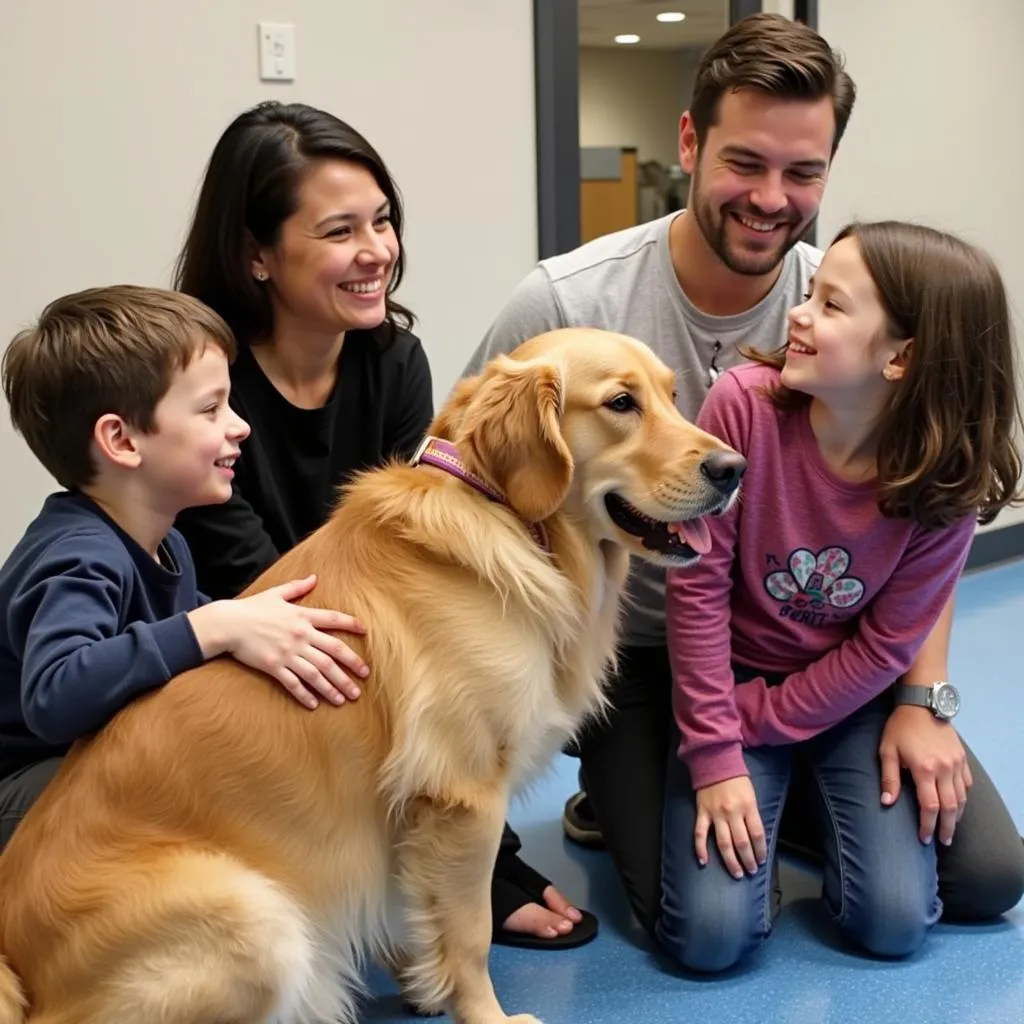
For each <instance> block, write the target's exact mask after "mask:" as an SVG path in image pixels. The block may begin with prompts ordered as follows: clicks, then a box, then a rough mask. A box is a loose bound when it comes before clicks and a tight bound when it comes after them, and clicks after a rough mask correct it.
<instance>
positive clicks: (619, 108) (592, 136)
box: [580, 46, 699, 167]
mask: <svg viewBox="0 0 1024 1024" xmlns="http://www.w3.org/2000/svg"><path fill="white" fill-rule="evenodd" d="M698 60H699V57H697V56H694V55H693V54H692V53H690V52H689V51H681V52H675V51H671V50H637V49H633V48H632V47H628V46H621V47H618V48H616V49H611V48H610V47H582V48H581V49H580V145H581V146H634V147H636V149H637V156H638V158H639V160H640V161H641V162H642V161H644V160H658V161H660V162H661V163H662V164H664V165H665V166H666V167H668V166H670V165H671V164H676V163H678V162H679V156H678V153H679V115H680V114H682V112H683V111H684V110H685V109H686V107H687V105H688V104H689V102H690V96H691V94H692V89H693V77H694V74H695V73H696V70H697V63H698Z"/></svg>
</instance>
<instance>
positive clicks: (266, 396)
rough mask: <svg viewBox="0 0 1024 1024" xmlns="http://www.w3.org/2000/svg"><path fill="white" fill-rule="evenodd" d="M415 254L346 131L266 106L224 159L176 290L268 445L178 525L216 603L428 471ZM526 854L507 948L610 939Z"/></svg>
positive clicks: (507, 861) (375, 164)
mask: <svg viewBox="0 0 1024 1024" xmlns="http://www.w3.org/2000/svg"><path fill="white" fill-rule="evenodd" d="M401 237H402V207H401V203H400V200H399V196H398V192H397V189H396V188H395V185H394V183H393V182H392V180H391V178H390V176H389V174H388V171H387V168H386V167H385V165H384V163H383V161H382V160H381V158H380V157H379V156H378V155H377V153H376V152H375V151H374V149H373V148H372V147H371V146H370V144H369V143H368V142H367V141H366V140H365V139H364V138H362V136H360V135H359V134H358V133H357V132H356V131H354V130H353V129H352V128H351V127H349V126H348V125H346V124H344V123H343V122H342V121H339V120H338V119H337V118H335V117H333V116H332V115H330V114H327V113H324V112H323V111H320V110H316V109H314V108H311V107H308V106H305V105H303V104H288V105H283V104H280V103H273V102H268V103H261V104H259V105H258V106H256V107H254V108H253V109H251V110H248V111H246V112H245V113H243V114H241V115H240V116H239V117H237V118H236V119H235V120H234V121H233V122H232V124H231V125H229V126H228V128H227V130H226V131H225V132H224V134H223V135H222V136H221V138H220V140H219V141H218V143H217V145H216V147H215V148H214V151H213V155H212V156H211V158H210V163H209V166H208V168H207V171H206V176H205V179H204V181H203V184H202V188H201V191H200V194H199V200H198V203H197V206H196V210H195V215H194V218H193V221H192V225H191V228H190V230H189V234H188V238H187V240H186V242H185V246H184V249H183V250H182V253H181V255H180V257H179V259H178V264H177V269H176V275H175V284H176V287H177V288H179V289H180V290H181V291H184V292H187V293H189V294H191V295H194V296H196V297H197V298H199V299H201V300H202V301H203V302H205V303H206V304H207V305H209V306H211V307H212V308H213V309H215V310H216V311H217V312H218V313H220V315H221V316H222V317H224V319H225V320H226V321H227V322H228V324H229V325H230V327H231V328H232V330H233V331H234V333H235V336H236V338H237V340H238V344H239V355H238V358H237V360H236V362H235V364H234V366H233V367H232V370H231V386H232V392H231V404H232V405H233V407H234V408H235V409H236V410H237V411H238V413H239V414H240V415H241V416H242V417H243V418H244V419H246V420H247V421H248V422H249V424H250V426H251V427H252V434H251V436H250V438H249V439H248V440H247V441H246V443H245V445H244V446H243V451H242V456H241V458H240V459H239V460H238V462H237V464H236V466H235V480H234V494H233V497H232V499H231V500H230V501H229V502H228V503H227V504H226V505H219V506H216V507H209V508H202V509H195V510H190V511H189V512H188V513H186V514H183V515H182V516H181V518H180V520H179V522H178V524H177V525H178V526H179V528H180V529H181V531H182V532H183V533H184V534H185V536H186V538H187V540H188V542H189V544H190V546H191V548H192V551H193V554H194V557H195V561H196V568H197V572H198V578H199V585H200V588H201V589H202V590H203V591H205V592H206V593H207V594H209V595H210V596H212V597H215V598H217V597H230V596H233V595H235V594H237V593H238V592H239V591H240V590H242V589H243V588H244V587H245V586H246V584H248V583H249V582H250V581H251V580H252V579H253V578H254V577H255V576H257V575H258V574H259V573H260V572H261V571H262V570H263V569H265V568H266V567H267V566H268V565H270V564H271V563H272V562H273V561H275V559H277V558H278V557H279V556H280V555H281V554H282V553H284V552H285V551H287V550H288V549H289V548H291V547H292V546H293V545H295V544H296V543H298V541H300V540H301V539H302V538H303V537H304V536H306V535H307V534H308V533H310V532H311V531H312V530H314V529H316V528H317V527H318V526H319V525H320V524H321V523H322V522H323V521H324V520H325V519H326V518H327V516H328V515H329V513H330V510H331V508H332V506H333V504H334V501H335V499H336V494H337V489H338V487H339V485H341V484H343V483H345V482H346V481H347V480H348V479H349V478H350V477H351V475H352V474H353V473H355V472H357V471H359V470H362V469H365V468H369V467H372V466H374V465H377V464H379V463H381V462H382V461H384V460H386V459H388V458H390V457H398V458H408V457H410V456H411V455H412V453H413V451H414V450H415V448H416V445H417V444H418V442H419V440H420V438H421V437H422V436H423V435H424V433H425V432H426V430H427V427H428V425H429V423H430V421H431V419H432V417H433V403H432V392H431V377H430V367H429V365H428V362H427V357H426V354H425V353H424V351H423V348H422V346H421V344H420V341H419V339H418V338H417V337H416V336H415V335H414V334H412V333H411V331H410V328H411V327H412V324H413V316H412V314H411V313H410V312H409V310H407V309H405V308H404V307H403V306H401V305H399V304H398V303H397V302H396V301H395V299H394V292H395V290H396V289H397V287H398V285H399V282H400V281H401V279H402V271H403V265H404V254H403V252H402V246H401ZM382 571H386V568H384V569H382ZM366 625H367V628H368V629H372V628H373V623H372V622H369V623H367V624H366ZM370 680H371V681H370V683H369V684H368V685H372V666H371V675H370ZM353 686H354V683H353ZM351 692H353V693H355V692H357V691H356V690H354V689H353V690H352V691H351ZM328 696H332V697H333V699H335V700H337V699H338V698H337V697H336V696H335V695H328ZM309 703H310V705H311V706H315V703H316V702H315V698H313V697H312V695H310V700H309ZM342 713H343V712H342ZM519 848H520V843H519V839H518V837H517V836H516V835H515V833H513V832H512V831H511V830H510V829H508V827H507V826H506V831H505V835H504V838H503V841H502V848H501V851H500V853H499V855H498V859H497V863H496V867H495V874H494V882H493V887H492V917H493V921H494V941H495V942H498V943H503V944H506V945H519V946H532V947H538V948H542V947H548V946H550V947H567V946H577V945H581V944H582V943H584V942H586V941H589V940H590V939H591V938H593V937H594V935H596V933H597V922H596V920H595V919H594V918H593V917H592V915H590V914H586V913H581V912H580V911H578V910H576V909H575V908H573V907H570V906H569V904H568V902H567V901H566V900H565V899H564V897H563V896H562V895H561V894H560V893H559V892H558V890H557V889H555V887H554V886H553V885H551V883H550V882H548V880H547V879H545V878H544V877H543V876H541V875H540V874H538V873H537V872H536V871H534V870H533V869H532V868H530V867H529V866H528V865H527V864H525V863H524V862H523V861H522V860H521V859H520V858H519V856H518V850H519Z"/></svg>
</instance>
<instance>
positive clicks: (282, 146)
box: [174, 101, 414, 345]
mask: <svg viewBox="0 0 1024 1024" xmlns="http://www.w3.org/2000/svg"><path fill="white" fill-rule="evenodd" d="M320 160H346V161H348V162H350V163H355V164H359V165H360V166H361V167H365V168H366V170H368V171H369V172H370V174H372V175H373V178H374V180H375V181H376V182H377V185H378V187H379V188H380V190H381V191H382V192H383V193H384V195H385V196H386V197H387V200H388V203H389V204H390V206H391V223H392V225H393V227H394V231H395V235H396V237H397V238H398V242H399V249H398V259H397V261H396V263H395V268H394V272H393V273H392V276H391V281H390V283H389V284H388V294H387V299H386V308H387V314H386V317H385V321H384V324H383V325H382V328H383V330H381V331H379V332H377V333H378V337H380V339H381V341H382V342H383V343H387V342H389V341H390V340H391V339H392V338H393V337H394V335H395V331H396V330H397V329H398V328H404V329H408V328H410V327H411V326H412V324H413V320H414V317H413V315H412V313H411V312H410V311H409V310H408V309H406V308H405V307H404V306H401V305H399V304H398V303H397V302H396V301H395V300H394V298H393V293H394V291H395V289H396V288H397V287H398V285H399V283H400V282H401V280H402V274H403V272H404V270H405V253H404V250H403V249H402V245H401V242H402V203H401V197H400V195H399V192H398V189H397V187H396V186H395V183H394V182H393V181H392V180H391V175H390V174H389V173H388V169H387V167H386V166H385V164H384V161H383V160H382V159H381V158H380V156H379V155H378V154H377V151H376V150H375V149H374V148H373V147H372V146H371V145H370V144H369V142H367V141H366V139H364V138H363V136H362V135H360V134H359V132H357V131H356V130H355V129H354V128H352V127H350V126H349V125H347V124H345V122H344V121H341V120H339V119H338V118H336V117H334V116H333V115H331V114H328V113H325V112H324V111H322V110H317V109H316V108H315V107H309V106H306V105H305V104H303V103H287V104H285V103H278V102H274V101H268V102H265V103H260V104H258V105H257V106H255V107H253V108H251V109H250V110H247V111H245V112H244V113H242V114H240V115H239V116H238V117H236V118H235V120H234V121H232V122H231V124H230V125H228V127H227V129H226V130H225V131H224V133H223V135H221V137H220V139H219V140H218V141H217V145H216V146H215V147H214V149H213V153H212V155H211V156H210V162H209V164H208V165H207V168H206V174H205V176H204V178H203V184H202V187H201V189H200V192H199V199H198V201H197V202H196V209H195V214H194V216H193V218H192V225H191V227H190V228H189V232H188V237H187V238H186V240H185V245H184V248H183V249H182V251H181V254H180V255H179V257H178V260H177V263H176V265H175V271H174V286H175V288H177V289H178V290H179V291H182V292H186V293H187V294H189V295H193V296H195V297H196V298H197V299H199V300H200V301H202V302H205V303H206V305H208V306H210V307H211V308H212V309H214V310H216V311H217V312H218V313H219V314H220V315H221V316H222V317H223V318H224V320H225V321H227V323H228V326H229V327H230V328H231V330H232V331H233V332H234V334H235V337H236V338H237V339H238V342H239V344H242V345H249V344H252V343H253V342H254V341H259V340H260V339H262V338H265V337H267V336H268V335H269V334H270V331H271V327H272V311H271V307H270V300H269V298H268V297H267V293H266V289H265V288H263V287H261V286H260V285H259V284H258V283H257V282H256V281H255V280H254V279H253V276H252V274H251V273H250V269H249V262H250V255H251V247H252V243H253V242H254V241H255V243H256V244H257V245H260V246H272V245H275V244H276V243H277V241H278V239H279V237H280V233H281V225H282V224H283V223H284V222H285V221H286V220H287V219H288V218H289V217H290V216H291V215H292V214H293V213H294V212H295V210H296V209H297V208H298V203H299V188H300V186H301V184H302V181H303V179H304V177H305V175H306V174H307V173H308V172H309V169H310V167H311V166H312V165H313V164H314V163H315V162H317V161H320Z"/></svg>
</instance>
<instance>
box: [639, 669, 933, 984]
mask: <svg viewBox="0 0 1024 1024" xmlns="http://www.w3.org/2000/svg"><path fill="white" fill-rule="evenodd" d="M740 685H742V683H741V684H740ZM891 710H892V699H891V696H890V695H889V694H885V695H883V696H881V697H878V698H876V699H875V700H874V701H872V702H871V703H870V704H868V705H866V706H865V707H863V708H861V709H860V710H859V711H857V712H855V713H854V714H853V715H851V716H850V717H849V718H847V719H846V720H845V721H843V722H841V723H839V724H838V725H836V726H834V727H833V728H831V729H829V730H828V731H827V732H824V733H822V734H821V735H819V736H816V737H814V738H813V739H811V740H807V741H806V742H805V743H803V744H801V745H800V749H801V751H802V752H804V753H805V754H807V755H809V756H807V757H805V758H804V759H803V760H804V761H806V763H808V764H809V765H810V767H811V770H812V771H813V773H814V781H815V783H816V785H815V787H814V788H815V790H816V792H817V794H818V798H819V799H818V800H817V804H818V806H817V818H818V824H819V827H820V829H821V830H822V835H823V837H824V841H825V842H824V847H825V877H824V898H825V902H826V904H827V906H828V908H829V910H830V911H831V913H832V916H833V918H834V920H835V922H836V924H837V925H838V927H839V930H840V932H841V933H842V934H843V935H844V936H845V937H846V938H847V939H849V940H850V941H852V942H853V943H855V944H856V945H858V946H860V947H861V948H862V949H864V950H867V951H868V952H870V953H873V954H875V955H878V956H888V957H899V956H906V955H908V954H910V953H913V952H915V951H916V950H917V949H919V948H920V947H921V945H922V943H923V942H924V940H925V937H926V935H927V933H928V931H929V929H930V928H931V926H932V925H933V924H934V923H935V922H936V921H937V920H938V919H939V916H940V914H941V912H942V904H941V901H940V900H939V896H938V876H937V870H936V857H935V845H934V841H933V842H931V843H929V844H928V845H923V844H922V843H921V841H920V840H919V839H918V816H919V811H918V804H917V799H916V797H915V795H914V788H913V786H912V785H909V786H908V785H907V784H906V783H904V785H903V786H901V790H900V796H899V799H898V800H897V802H896V803H895V804H894V805H893V806H891V807H883V806H882V803H881V801H880V797H881V768H880V765H879V758H878V745H879V742H880V741H881V737H882V729H883V728H884V726H885V723H886V719H887V718H888V715H889V712H890V711H891ZM678 739H679V736H678V733H676V734H675V737H674V743H673V747H672V750H671V752H670V764H669V773H668V787H667V790H666V797H665V817H664V837H663V851H662V916H661V918H660V920H659V921H658V925H657V937H658V941H659V942H660V943H661V945H662V946H663V947H664V948H665V950H666V951H668V952H669V953H670V954H671V955H672V956H673V957H674V958H675V959H676V960H678V962H679V963H680V964H682V965H683V966H684V967H687V968H689V969H691V970H695V971H706V972H710V971H721V970H725V969H726V968H729V967H732V966H734V965H735V964H738V963H739V962H740V961H742V960H743V959H744V958H746V957H747V956H749V955H750V954H751V953H752V952H753V951H754V950H756V949H757V948H758V947H759V946H760V945H761V944H762V943H763V942H764V941H765V939H767V938H768V936H769V935H770V934H771V929H772V916H773V915H772V907H771V902H772V901H771V880H772V877H773V867H774V861H775V855H776V845H777V842H778V825H779V821H780V820H781V817H782V808H783V804H784V802H785V799H786V792H787V790H788V788H789V781H790V772H791V766H792V762H793V753H794V751H795V750H796V749H797V748H796V747H793V746H789V747H756V748H752V749H748V750H745V751H744V757H745V759H746V762H747V767H748V769H749V771H750V776H751V782H752V783H753V786H754V791H755V793H756V794H757V804H758V808H759V811H760V814H761V821H762V822H763V824H764V828H765V832H766V835H767V846H768V860H767V861H766V863H765V864H763V865H762V866H761V867H760V868H759V870H758V871H757V873H756V874H755V875H747V874H745V875H744V877H743V878H742V879H736V878H733V877H732V876H731V875H730V874H729V873H728V871H727V870H726V868H725V866H724V864H723V863H722V859H721V856H720V854H719V853H718V847H717V845H716V844H715V842H714V830H713V829H712V832H711V836H710V837H709V840H708V863H707V866H706V867H703V868H702V867H701V866H700V865H699V863H698V862H697V857H696V854H695V853H694V845H693V830H694V826H695V824H696V817H697V812H696V799H695V794H694V790H693V786H692V785H691V783H690V775H689V772H688V771H687V769H686V766H685V765H684V764H683V763H682V762H681V761H680V760H679V758H678V756H677V755H676V752H675V751H676V749H677V748H678Z"/></svg>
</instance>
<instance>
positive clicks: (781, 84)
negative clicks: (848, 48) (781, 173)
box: [690, 14, 857, 154]
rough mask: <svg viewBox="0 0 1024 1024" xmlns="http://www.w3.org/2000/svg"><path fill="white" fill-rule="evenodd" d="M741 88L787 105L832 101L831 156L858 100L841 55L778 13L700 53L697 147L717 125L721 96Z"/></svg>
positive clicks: (694, 110) (751, 21) (757, 18)
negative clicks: (786, 102) (786, 101)
mask: <svg viewBox="0 0 1024 1024" xmlns="http://www.w3.org/2000/svg"><path fill="white" fill-rule="evenodd" d="M742 89H751V90H755V91H757V92H762V93H766V94H767V95H769V96H776V97H778V98H779V99H787V100H807V101H812V102H813V101H814V100H820V99H824V98H825V97H826V96H829V97H831V98H832V108H833V110H834V112H835V118H836V130H835V135H834V136H833V139H832V152H833V154H834V153H835V151H836V149H837V148H838V147H839V140H840V139H842V137H843V133H844V132H845V131H846V125H847V122H848V121H849V120H850V114H851V113H852V111H853V102H854V100H855V99H856V95H857V90H856V87H855V86H854V84H853V79H851V78H850V76H849V75H848V74H847V73H846V71H845V70H844V61H843V58H842V56H841V55H840V54H839V53H838V52H837V51H836V50H833V49H832V48H831V47H830V46H829V45H828V43H826V42H825V40H824V39H822V37H821V36H820V35H819V34H818V33H817V32H815V31H814V29H812V28H809V27H808V26H807V25H805V24H803V23H802V22H799V21H791V20H790V19H789V18H786V17H784V16H783V15H781V14H751V15H749V16H748V17H746V18H743V19H741V20H740V21H738V22H736V24H735V25H733V26H732V28H730V29H729V30H728V31H727V32H726V33H725V34H724V35H723V36H721V37H720V38H719V39H718V40H717V41H716V42H715V43H713V44H712V46H711V48H710V49H709V50H708V51H707V52H706V53H705V54H704V56H703V58H702V59H701V62H700V65H699V67H698V68H697V77H696V80H695V81H694V84H693V99H692V101H691V103H690V116H691V118H692V119H693V127H694V131H695V132H696V135H697V145H698V146H702V145H703V144H704V140H705V139H706V138H707V134H708V129H710V128H711V127H712V126H713V125H714V124H715V123H716V121H717V118H718V105H719V101H720V100H721V98H722V96H724V95H725V94H726V93H728V92H735V91H738V90H742Z"/></svg>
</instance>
